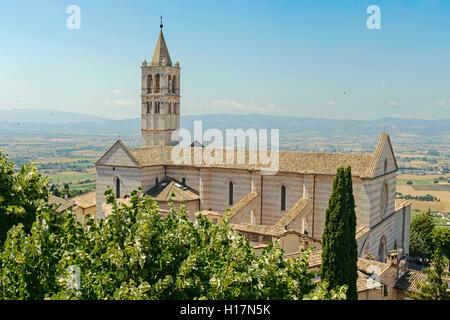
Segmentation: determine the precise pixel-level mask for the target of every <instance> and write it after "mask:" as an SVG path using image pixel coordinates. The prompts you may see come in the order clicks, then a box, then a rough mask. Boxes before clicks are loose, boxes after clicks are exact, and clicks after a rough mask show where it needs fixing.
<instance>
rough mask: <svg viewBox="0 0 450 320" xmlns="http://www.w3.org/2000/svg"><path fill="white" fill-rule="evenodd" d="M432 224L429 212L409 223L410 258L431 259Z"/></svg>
mask: <svg viewBox="0 0 450 320" xmlns="http://www.w3.org/2000/svg"><path fill="white" fill-rule="evenodd" d="M433 230H434V222H433V218H432V216H431V213H430V211H427V212H424V213H422V214H421V215H418V216H417V217H415V218H414V219H413V220H412V221H411V231H410V243H409V252H410V254H411V255H412V256H415V257H422V258H431V256H432V255H433V251H434V250H433Z"/></svg>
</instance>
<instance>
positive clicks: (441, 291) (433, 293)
mask: <svg viewBox="0 0 450 320" xmlns="http://www.w3.org/2000/svg"><path fill="white" fill-rule="evenodd" d="M447 266H448V259H447V258H446V257H444V255H443V254H442V252H441V251H440V250H439V249H437V250H436V251H435V252H434V254H433V263H432V265H431V267H429V268H427V269H425V271H424V272H425V274H426V275H427V283H424V284H422V285H421V286H420V287H419V291H418V292H414V293H410V294H409V296H410V297H411V298H412V299H415V300H449V299H450V294H449V292H448V291H447V283H446V282H445V281H443V280H442V277H443V276H444V275H445V273H446V272H445V270H446V268H447Z"/></svg>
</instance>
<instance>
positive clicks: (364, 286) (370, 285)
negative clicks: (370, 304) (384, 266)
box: [356, 270, 383, 292]
mask: <svg viewBox="0 0 450 320" xmlns="http://www.w3.org/2000/svg"><path fill="white" fill-rule="evenodd" d="M381 287H383V284H382V283H380V282H378V281H376V280H375V279H373V277H371V276H369V275H367V274H365V273H362V272H361V271H359V270H358V278H357V279H356V290H357V291H358V292H362V291H366V290H372V289H378V288H381Z"/></svg>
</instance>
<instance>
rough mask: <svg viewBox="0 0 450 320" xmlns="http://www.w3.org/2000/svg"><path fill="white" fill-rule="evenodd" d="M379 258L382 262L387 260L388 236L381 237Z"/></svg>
mask: <svg viewBox="0 0 450 320" xmlns="http://www.w3.org/2000/svg"><path fill="white" fill-rule="evenodd" d="M378 260H379V261H381V262H385V261H386V237H385V236H383V237H381V240H380V246H379V247H378Z"/></svg>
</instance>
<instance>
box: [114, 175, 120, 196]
mask: <svg viewBox="0 0 450 320" xmlns="http://www.w3.org/2000/svg"><path fill="white" fill-rule="evenodd" d="M115 189H116V190H115V191H116V192H115V193H116V198H117V199H119V198H120V178H116V183H115Z"/></svg>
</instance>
